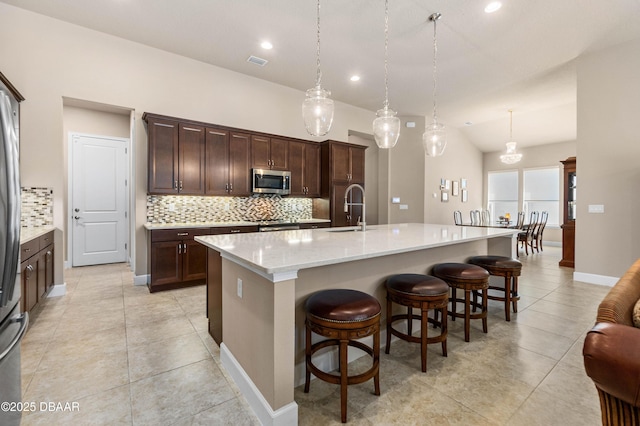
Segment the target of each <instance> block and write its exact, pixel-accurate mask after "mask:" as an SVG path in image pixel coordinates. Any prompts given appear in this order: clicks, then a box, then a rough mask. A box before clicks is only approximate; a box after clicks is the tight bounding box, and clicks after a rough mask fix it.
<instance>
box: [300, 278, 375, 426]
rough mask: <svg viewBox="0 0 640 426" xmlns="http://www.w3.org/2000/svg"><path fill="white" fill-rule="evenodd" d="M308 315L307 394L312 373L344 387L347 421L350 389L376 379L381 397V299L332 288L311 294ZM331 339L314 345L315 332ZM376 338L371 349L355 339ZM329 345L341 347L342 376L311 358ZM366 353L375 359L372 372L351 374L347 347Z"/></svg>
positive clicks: (343, 416)
mask: <svg viewBox="0 0 640 426" xmlns="http://www.w3.org/2000/svg"><path fill="white" fill-rule="evenodd" d="M305 310H306V312H307V315H306V321H305V328H306V347H305V364H306V368H305V374H306V377H305V383H304V392H305V393H308V392H309V384H310V381H311V373H313V375H314V376H316V377H317V378H319V379H321V380H324V381H325V382H329V383H334V384H339V385H340V415H341V420H342V423H345V422H346V421H347V386H348V385H354V384H358V383H363V382H366V381H367V380H369V379H371V378H373V384H374V390H375V392H374V393H375V395H380V312H381V310H382V308H381V307H380V303H379V302H378V300H377V299H376V298H375V297H373V296H370V295H368V294H366V293H363V292H361V291H357V290H342V289H331V290H323V291H319V292H317V293H315V294H313V295H311V296H310V297H309V298H308V299H307V302H306V304H305ZM312 331H313V332H314V333H316V334H319V335H321V336H323V337H327V338H328V339H327V340H323V341H320V342H318V343H315V344H313V345H312V344H311V332H312ZM371 335H373V346H372V347H369V346H367V345H365V344H364V343H362V342H359V341H357V340H355V339H360V338H363V337H367V336H371ZM327 346H338V347H339V355H340V356H339V359H340V374H339V375H337V374H330V373H325V372H324V371H321V370H320V369H319V368H318V367H316V366H315V365H314V364H313V362H312V360H311V356H312V355H313V354H314V353H315V352H317V351H318V350H320V349H322V348H325V347H327ZM348 346H353V347H356V348H358V349H361V350H363V351H364V352H366V353H367V354H369V355H370V356H371V357H372V358H373V364H372V366H371V368H370V369H368V370H367V371H365V372H364V373H361V374H358V375H354V376H349V375H348V374H347V369H348V362H347V347H348Z"/></svg>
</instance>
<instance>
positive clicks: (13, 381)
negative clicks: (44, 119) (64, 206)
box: [0, 73, 29, 426]
mask: <svg viewBox="0 0 640 426" xmlns="http://www.w3.org/2000/svg"><path fill="white" fill-rule="evenodd" d="M23 99H24V98H22V96H21V95H20V93H19V92H18V91H17V90H16V89H15V88H14V87H13V85H11V83H10V82H9V81H8V80H7V79H6V78H5V77H4V75H2V73H0V127H1V128H0V278H1V280H2V281H1V282H0V284H1V285H2V287H1V288H0V404H2V405H1V407H0V425H3V426H14V425H16V426H17V425H19V424H20V419H21V417H22V416H21V409H22V391H21V383H20V341H21V340H22V337H23V336H24V334H25V332H26V330H27V326H28V323H29V316H28V314H27V313H26V312H25V313H21V312H20V290H21V281H20V274H19V271H18V269H19V266H20V264H19V258H18V257H19V254H20V173H19V170H20V169H19V163H18V154H19V149H20V146H19V142H18V141H19V135H20V129H19V103H20V101H22V100H23Z"/></svg>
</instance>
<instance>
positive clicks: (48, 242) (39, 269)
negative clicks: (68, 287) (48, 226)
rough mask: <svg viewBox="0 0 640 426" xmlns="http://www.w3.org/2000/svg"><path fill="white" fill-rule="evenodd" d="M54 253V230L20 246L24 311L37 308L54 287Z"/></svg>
mask: <svg viewBox="0 0 640 426" xmlns="http://www.w3.org/2000/svg"><path fill="white" fill-rule="evenodd" d="M53 253H54V246H53V231H51V232H48V233H46V234H44V235H42V236H41V237H39V238H34V239H32V240H31V241H28V242H26V243H24V244H22V245H21V246H20V259H21V263H20V276H21V281H22V288H21V290H22V310H23V312H29V311H31V310H33V309H34V308H36V307H37V306H38V304H39V303H40V301H42V300H43V299H44V298H45V297H46V295H47V293H48V292H49V291H50V290H51V288H52V287H53V284H54V277H53Z"/></svg>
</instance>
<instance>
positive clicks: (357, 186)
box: [344, 183, 367, 232]
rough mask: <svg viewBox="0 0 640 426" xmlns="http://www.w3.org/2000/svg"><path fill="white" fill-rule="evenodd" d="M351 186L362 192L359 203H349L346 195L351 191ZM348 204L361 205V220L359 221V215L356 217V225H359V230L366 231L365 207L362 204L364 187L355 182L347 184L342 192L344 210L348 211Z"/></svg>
mask: <svg viewBox="0 0 640 426" xmlns="http://www.w3.org/2000/svg"><path fill="white" fill-rule="evenodd" d="M353 188H358V189H360V191H361V192H362V202H361V203H350V202H348V200H347V197H348V196H349V193H350V192H351V190H352V189H353ZM349 206H362V221H360V217H358V222H357V224H358V226H359V227H360V230H361V231H363V232H364V231H366V230H367V222H366V217H367V216H366V207H365V205H364V188H363V187H362V186H360V185H358V184H357V183H353V184H351V185H349V186H348V187H347V190H346V191H345V192H344V212H345V213H348V212H349Z"/></svg>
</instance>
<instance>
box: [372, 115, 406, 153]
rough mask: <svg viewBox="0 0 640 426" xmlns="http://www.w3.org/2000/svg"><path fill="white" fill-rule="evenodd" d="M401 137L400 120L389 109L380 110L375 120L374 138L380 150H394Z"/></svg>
mask: <svg viewBox="0 0 640 426" xmlns="http://www.w3.org/2000/svg"><path fill="white" fill-rule="evenodd" d="M399 137H400V119H399V118H398V117H396V112H395V111H394V110H392V109H389V108H388V107H384V108H382V109H379V110H378V112H377V113H376V118H375V120H373V138H374V139H375V140H376V144H378V147H379V148H393V147H394V146H396V144H397V143H398V138H399Z"/></svg>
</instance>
